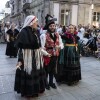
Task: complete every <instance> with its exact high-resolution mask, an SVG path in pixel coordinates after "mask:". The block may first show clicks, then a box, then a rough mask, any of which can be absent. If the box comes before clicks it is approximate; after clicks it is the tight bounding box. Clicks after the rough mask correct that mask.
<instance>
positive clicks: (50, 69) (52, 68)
mask: <svg viewBox="0 0 100 100" xmlns="http://www.w3.org/2000/svg"><path fill="white" fill-rule="evenodd" d="M56 61H57V57H56V56H52V57H51V60H50V63H49V64H48V65H47V66H45V72H46V84H48V83H49V84H53V77H54V76H55V74H56ZM48 76H49V82H48Z"/></svg>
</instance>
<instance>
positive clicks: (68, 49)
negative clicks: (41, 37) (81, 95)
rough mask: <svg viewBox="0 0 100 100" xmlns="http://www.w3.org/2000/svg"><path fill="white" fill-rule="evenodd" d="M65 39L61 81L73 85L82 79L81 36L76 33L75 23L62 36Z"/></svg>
mask: <svg viewBox="0 0 100 100" xmlns="http://www.w3.org/2000/svg"><path fill="white" fill-rule="evenodd" d="M62 38H63V39H64V41H65V42H64V44H65V47H64V54H63V59H64V62H63V63H64V64H63V68H62V74H61V77H62V78H60V82H65V83H67V84H68V85H73V84H75V83H77V82H78V81H79V80H81V68H80V54H79V46H78V40H79V37H78V36H77V35H76V34H75V28H74V25H70V26H69V30H68V32H67V33H65V35H64V36H62Z"/></svg>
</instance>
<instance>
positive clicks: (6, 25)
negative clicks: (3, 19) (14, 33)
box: [5, 22, 10, 41]
mask: <svg viewBox="0 0 100 100" xmlns="http://www.w3.org/2000/svg"><path fill="white" fill-rule="evenodd" d="M9 28H10V22H7V23H6V24H5V41H7V31H8V30H9Z"/></svg>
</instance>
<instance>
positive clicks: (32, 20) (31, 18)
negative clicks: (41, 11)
mask: <svg viewBox="0 0 100 100" xmlns="http://www.w3.org/2000/svg"><path fill="white" fill-rule="evenodd" d="M36 21H38V19H37V17H36V16H34V15H29V16H27V17H26V19H25V22H24V25H23V28H24V27H26V26H31V25H32V24H33V23H35V22H36ZM23 28H22V29H23Z"/></svg>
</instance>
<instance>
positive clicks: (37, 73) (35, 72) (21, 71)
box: [14, 15, 50, 98]
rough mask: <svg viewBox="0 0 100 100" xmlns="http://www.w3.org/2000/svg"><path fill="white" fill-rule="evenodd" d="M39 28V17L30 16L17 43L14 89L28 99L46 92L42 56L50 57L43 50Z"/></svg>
mask: <svg viewBox="0 0 100 100" xmlns="http://www.w3.org/2000/svg"><path fill="white" fill-rule="evenodd" d="M37 27H38V19H37V17H35V16H33V15H30V16H28V17H27V18H26V20H25V23H24V26H23V28H22V30H21V32H20V34H19V35H18V39H17V42H16V46H17V47H18V48H19V54H18V55H19V56H18V64H17V70H16V75H15V87H14V89H15V91H17V93H21V96H25V97H28V98H30V97H38V95H39V93H43V92H44V91H45V71H44V69H43V60H42V55H45V56H50V55H49V54H48V53H47V52H46V51H44V50H42V49H41V43H40V38H39V34H38V33H37Z"/></svg>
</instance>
